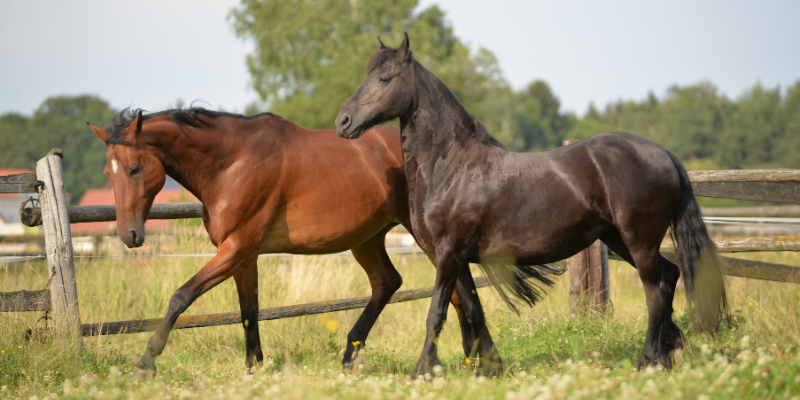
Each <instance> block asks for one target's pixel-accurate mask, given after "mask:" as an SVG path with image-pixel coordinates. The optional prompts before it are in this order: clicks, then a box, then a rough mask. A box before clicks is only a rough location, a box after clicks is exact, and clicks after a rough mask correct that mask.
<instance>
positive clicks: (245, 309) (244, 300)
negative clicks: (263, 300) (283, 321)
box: [233, 262, 264, 370]
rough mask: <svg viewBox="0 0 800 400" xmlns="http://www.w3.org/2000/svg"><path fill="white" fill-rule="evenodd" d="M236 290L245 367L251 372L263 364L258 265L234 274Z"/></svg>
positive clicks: (255, 263) (254, 263)
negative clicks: (240, 315)
mask: <svg viewBox="0 0 800 400" xmlns="http://www.w3.org/2000/svg"><path fill="white" fill-rule="evenodd" d="M233 279H234V281H236V290H237V291H238V293H239V308H240V309H241V311H242V326H243V327H244V338H245V342H246V346H247V352H246V359H245V365H247V369H248V370H250V369H251V368H252V367H253V366H254V365H256V363H258V364H261V363H262V361H263V360H264V355H263V354H262V353H261V337H260V336H259V332H258V263H257V262H253V263H252V264H251V265H250V266H249V267H247V268H243V269H241V270H240V271H239V272H237V273H235V274H233Z"/></svg>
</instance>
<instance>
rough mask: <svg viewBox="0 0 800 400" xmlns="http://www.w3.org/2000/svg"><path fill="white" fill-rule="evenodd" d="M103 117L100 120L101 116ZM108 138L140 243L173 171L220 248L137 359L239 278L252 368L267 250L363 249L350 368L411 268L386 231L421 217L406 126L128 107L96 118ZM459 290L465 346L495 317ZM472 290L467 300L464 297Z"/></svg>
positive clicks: (117, 189) (129, 235)
mask: <svg viewBox="0 0 800 400" xmlns="http://www.w3.org/2000/svg"><path fill="white" fill-rule="evenodd" d="M90 126H91V124H90ZM91 128H92V130H93V131H94V132H95V134H97V136H98V137H99V138H100V139H102V140H103V141H104V142H105V143H106V144H107V146H108V149H107V152H106V160H107V162H106V166H105V168H104V170H103V172H104V173H105V175H106V176H107V177H108V180H109V181H110V182H111V185H112V186H113V188H114V199H115V203H116V212H117V231H118V232H119V236H120V239H122V241H123V242H125V244H126V245H127V246H128V247H139V246H141V245H142V244H143V243H144V241H145V231H144V222H145V220H146V218H147V215H148V213H149V211H150V207H151V206H152V204H153V199H154V197H155V195H156V194H157V193H158V192H159V191H160V190H161V188H162V187H163V185H164V181H165V175H169V176H171V177H172V178H174V179H175V180H176V181H178V182H179V183H180V184H181V185H183V187H184V188H186V189H187V190H189V191H190V192H191V193H192V194H193V195H194V196H195V197H197V198H198V199H199V200H200V201H202V202H203V211H202V219H203V223H204V225H205V228H206V231H207V232H208V234H209V238H210V239H211V242H212V243H213V244H214V245H215V246H216V247H217V248H218V253H217V254H216V255H215V256H214V257H213V258H212V259H211V261H209V262H208V263H207V264H206V265H205V266H204V267H203V268H202V269H201V270H200V271H199V272H198V273H197V274H196V275H195V276H194V277H192V278H191V279H190V280H189V281H188V282H186V284H184V285H183V286H182V287H181V288H179V289H178V290H177V291H176V292H175V294H174V295H173V296H172V298H171V299H170V302H169V309H168V311H167V314H166V316H165V318H164V319H163V320H162V322H161V324H160V325H159V327H158V329H157V331H156V333H155V334H153V336H152V337H151V338H150V340H149V341H148V342H147V347H146V349H145V351H144V353H143V355H142V357H141V358H140V359H139V361H138V362H137V363H136V367H137V368H138V369H139V370H140V371H142V372H146V373H147V372H149V373H155V371H156V365H155V358H156V357H157V356H158V355H160V354H161V352H162V351H163V349H164V346H165V344H166V341H167V337H168V336H169V333H170V330H171V329H172V326H173V325H174V323H175V320H176V319H177V318H178V316H179V315H180V314H181V313H183V312H184V311H185V310H186V309H187V308H188V307H189V306H190V305H191V304H192V302H194V301H195V300H196V299H197V298H198V297H199V296H201V295H202V294H203V293H205V292H207V291H208V290H210V289H211V288H213V287H214V286H216V285H218V284H219V283H221V282H223V281H224V280H226V279H228V278H230V277H233V279H234V281H235V282H236V288H237V290H238V294H239V304H240V307H241V312H242V324H243V326H244V330H245V338H246V365H247V367H248V369H249V368H250V367H252V366H253V365H255V364H256V363H260V362H261V361H262V359H263V355H262V351H261V340H260V336H259V331H258V309H259V307H258V271H257V263H256V260H257V257H258V255H259V254H264V253H293V254H325V253H337V252H341V251H345V250H348V249H350V250H352V253H353V256H354V257H355V259H356V261H358V263H359V264H360V265H361V266H362V267H363V268H364V271H365V272H366V273H367V276H368V277H369V281H370V285H371V287H372V295H371V297H370V300H369V303H368V304H367V306H366V308H365V309H364V311H363V312H362V313H361V316H360V317H359V318H358V320H357V322H356V323H355V325H354V326H353V328H352V330H351V331H350V332H349V333H348V335H347V347H346V349H345V352H344V357H343V361H342V367H343V370H345V371H349V370H350V369H351V368H352V367H353V366H354V364H355V363H356V362H357V360H358V351H359V348H362V347H363V346H364V343H365V342H366V339H367V335H368V333H369V331H370V329H371V328H372V326H373V324H374V323H375V321H376V319H377V318H378V315H379V314H380V312H381V310H383V308H384V306H385V305H386V304H387V302H388V301H389V298H390V297H391V296H392V294H394V292H395V291H397V289H398V288H399V287H400V285H401V284H402V278H401V276H400V274H399V273H398V272H397V270H396V269H395V268H394V266H393V265H392V262H391V261H390V260H389V257H388V255H387V254H386V249H385V247H384V246H385V245H384V237H385V235H386V232H387V231H389V230H390V229H391V228H392V227H393V226H395V225H397V224H403V225H404V226H406V227H409V226H410V225H409V223H408V200H407V199H408V194H407V193H408V192H407V187H406V180H405V175H404V174H403V165H402V155H401V152H400V137H399V130H398V129H397V128H396V127H392V126H382V127H376V128H375V129H372V130H370V131H369V132H366V133H365V134H364V140H360V141H358V142H354V141H348V140H343V139H341V138H339V137H337V136H336V132H335V131H334V130H308V129H304V128H301V127H299V126H297V125H295V124H293V123H292V122H289V121H287V120H285V119H283V118H280V117H278V116H275V115H272V114H269V113H267V114H260V115H256V116H252V117H244V116H241V115H234V114H228V113H221V112H214V111H209V110H205V109H201V108H192V109H188V110H168V111H163V112H158V113H153V114H143V113H142V112H141V110H135V111H129V110H123V112H121V113H119V114H118V115H117V116H116V117H115V119H114V121H113V123H112V124H111V125H110V127H109V128H108V129H107V130H106V129H101V128H98V127H95V126H91ZM462 278H463V279H464V280H465V281H466V283H465V284H464V285H462V284H459V289H458V290H457V292H458V294H454V295H453V297H452V298H451V300H452V301H453V304H454V306H455V307H456V310H457V311H458V314H459V319H460V321H461V322H462V325H461V327H462V337H463V339H464V350H465V352H466V353H467V354H470V353H471V351H472V350H471V349H472V346H473V343H474V342H475V335H476V334H475V332H482V330H485V327H482V326H480V324H475V323H473V322H472V321H471V320H470V319H469V318H467V316H469V315H471V313H473V312H474V308H475V307H474V305H473V304H472V303H470V302H469V298H468V296H467V294H466V293H467V292H466V290H467V289H465V287H469V286H470V285H474V284H473V283H472V276H471V275H468V274H467V275H464V276H463V277H462ZM459 295H460V296H461V297H467V301H461V302H460V301H459Z"/></svg>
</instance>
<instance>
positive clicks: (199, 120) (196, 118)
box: [106, 107, 280, 145]
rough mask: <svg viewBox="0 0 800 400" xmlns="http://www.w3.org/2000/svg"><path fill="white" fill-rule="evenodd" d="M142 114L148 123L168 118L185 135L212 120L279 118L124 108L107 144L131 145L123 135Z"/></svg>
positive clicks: (199, 109) (110, 128) (198, 109)
mask: <svg viewBox="0 0 800 400" xmlns="http://www.w3.org/2000/svg"><path fill="white" fill-rule="evenodd" d="M139 112H142V120H143V121H147V120H148V119H150V118H154V117H160V116H164V115H166V116H168V117H169V119H171V120H172V122H174V123H175V125H177V126H178V128H179V129H180V130H181V131H182V132H183V133H188V132H187V127H192V128H199V127H201V126H207V125H211V120H213V119H216V118H219V117H224V118H236V119H244V120H250V119H255V118H259V117H261V116H264V115H269V116H273V117H278V118H280V117H279V116H277V115H275V114H272V113H261V114H256V115H241V114H233V113H228V112H222V111H213V110H209V109H206V108H202V107H190V108H186V109H170V110H164V111H159V112H155V113H147V114H145V113H144V112H145V111H144V110H142V109H140V108H135V109H131V108H129V107H126V108H124V109H123V110H122V111H120V112H119V113H117V115H115V116H114V119H113V120H112V121H111V124H110V125H109V126H108V128H106V130H107V131H109V132H110V133H111V134H110V135H109V136H108V139H107V140H106V144H111V143H114V144H122V145H129V144H130V142H128V141H127V140H125V139H123V138H122V133H123V132H125V129H127V128H128V127H129V126H130V125H131V122H133V120H134V119H135V118H136V116H137V115H138V114H139Z"/></svg>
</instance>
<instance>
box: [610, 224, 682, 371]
mask: <svg viewBox="0 0 800 400" xmlns="http://www.w3.org/2000/svg"><path fill="white" fill-rule="evenodd" d="M600 240H602V241H603V243H605V244H606V246H608V248H609V249H611V251H613V252H614V253H616V254H617V255H619V256H620V257H622V258H623V259H624V260H626V261H627V262H628V263H630V264H631V265H632V266H634V267H635V268H637V270H639V276H640V278H641V279H642V283H643V284H644V287H645V294H646V296H647V302H648V306H647V308H648V314H649V324H648V337H647V339H645V349H644V351H643V357H642V359H641V360H640V361H639V367H640V368H641V367H642V366H644V365H649V364H654V363H656V362H658V363H660V364H661V365H662V366H664V367H665V368H670V367H671V366H672V364H673V362H674V357H675V353H676V351H678V350H680V349H683V346H684V344H685V342H686V339H685V337H684V335H683V332H681V330H680V328H678V325H677V324H675V322H674V321H673V320H672V313H673V308H672V302H673V299H674V297H675V286H676V285H677V283H678V278H679V277H680V272H679V270H678V266H677V265H675V264H673V263H671V262H670V261H669V260H667V259H666V258H664V256H661V255H660V254H658V250H655V255H653V252H652V250H651V251H650V252H644V253H642V255H638V254H637V257H634V256H633V255H632V254H631V252H630V250H629V249H628V246H626V244H625V242H624V240H623V239H622V236H621V235H620V233H619V231H618V230H617V229H616V228H613V229H610V230H608V231H606V232H605V233H603V235H601V236H600ZM637 259H638V260H637ZM637 261H638V262H639V263H642V264H641V265H642V268H638V267H637V265H638V264H637ZM646 281H647V282H646Z"/></svg>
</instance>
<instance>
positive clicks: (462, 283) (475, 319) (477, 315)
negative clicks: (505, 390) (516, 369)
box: [453, 267, 503, 376]
mask: <svg viewBox="0 0 800 400" xmlns="http://www.w3.org/2000/svg"><path fill="white" fill-rule="evenodd" d="M456 294H458V297H456ZM453 299H459V302H460V303H461V304H460V305H461V307H462V308H463V310H461V312H462V313H463V314H464V316H463V319H464V321H462V331H461V337H462V339H463V340H464V342H465V347H466V342H467V340H471V349H470V352H469V353H464V354H465V356H466V357H478V358H479V360H480V368H481V370H482V372H483V373H484V374H486V375H490V376H497V375H500V374H501V373H502V372H503V360H502V359H501V358H500V354H499V353H498V352H497V347H496V346H495V344H494V340H492V336H491V334H489V329H488V328H487V327H486V317H485V315H484V314H483V306H482V305H481V300H480V298H479V297H478V290H477V288H476V287H475V281H474V280H473V279H472V273H471V272H470V270H469V267H465V268H461V269H460V270H459V271H458V282H457V283H456V288H455V292H454V293H453ZM459 317H460V318H461V315H459ZM464 326H468V327H471V328H472V329H473V332H474V333H473V336H472V337H470V338H467V337H465V335H464V329H463V328H464ZM467 360H468V359H467Z"/></svg>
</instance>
